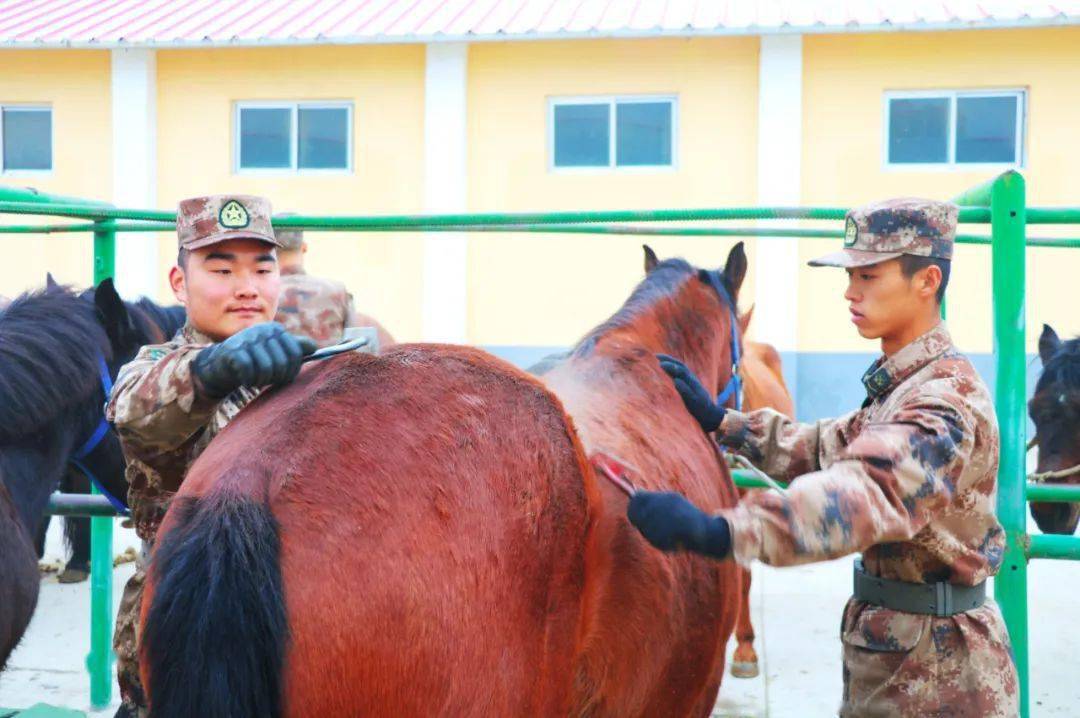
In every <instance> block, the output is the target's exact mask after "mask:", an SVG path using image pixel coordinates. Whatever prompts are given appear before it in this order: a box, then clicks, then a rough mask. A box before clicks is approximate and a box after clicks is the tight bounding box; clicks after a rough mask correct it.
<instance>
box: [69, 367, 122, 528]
mask: <svg viewBox="0 0 1080 718" xmlns="http://www.w3.org/2000/svg"><path fill="white" fill-rule="evenodd" d="M97 359H98V376H99V377H100V378H101V390H102V392H104V394H105V404H108V403H109V397H110V396H111V395H112V387H113V382H112V376H110V375H109V365H108V364H107V363H106V361H105V357H104V356H103V355H102V354H100V353H99V354H98V357H97ZM108 433H109V422H108V420H106V418H105V405H104V404H103V405H102V410H101V418H100V419H98V423H97V426H96V427H95V428H94V433H92V434H91V435H90V438H89V439H87V440H86V441H85V442H83V445H82V446H80V447H79V448H78V449H77V450H76V451H75V453H74V454H72V455H71V458H70V459H68V463H70V464H71V465H72V466H74V467H75V468H77V469H78V470H79V471H81V472H82V473H83V474H84V475H85V476H86V478H88V479H90V483H91V484H93V486H94V488H96V489H97V490H98V491H100V492H101V495H102V496H104V497H105V498H106V499H108V501H109V503H110V504H112V507H113V508H114V509H116V511H117V513H119V514H121V515H124V516H127V515H128V513H129V511H128V507H127V506H125V505H124V502H123V501H121V500H120V499H118V498H116V497H115V496H113V495H112V493H111V492H110V491H109V490H108V489H106V488H105V485H104V484H103V483H101V481H99V480H98V477H97V476H95V475H94V472H93V471H91V470H90V467H89V466H87V465H86V463H85V460H86V459H87V457H89V456H90V454H92V453H94V450H95V449H97V447H98V445H100V444H101V441H102V439H104V438H105V435H106V434H108Z"/></svg>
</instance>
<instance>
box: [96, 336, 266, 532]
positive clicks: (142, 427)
mask: <svg viewBox="0 0 1080 718" xmlns="http://www.w3.org/2000/svg"><path fill="white" fill-rule="evenodd" d="M211 343H212V340H211V339H210V338H209V337H207V336H205V335H203V334H201V333H199V332H198V331H197V330H195V329H194V328H192V327H191V326H190V325H188V326H185V327H184V328H183V329H181V330H180V331H179V332H178V333H177V335H176V336H175V337H174V338H173V339H172V341H170V342H168V343H165V344H157V345H151V346H146V347H143V348H142V350H140V351H139V353H138V355H137V356H136V357H135V358H134V359H133V360H132V361H131V362H129V363H127V364H125V365H124V366H123V368H121V369H120V374H119V376H117V378H116V385H115V386H114V387H113V391H112V396H111V398H110V399H109V404H108V406H107V407H106V414H105V415H106V418H107V419H108V420H109V421H111V422H112V423H113V424H114V425H115V427H116V431H117V434H118V435H119V436H120V441H121V444H122V446H123V448H124V456H125V458H126V459H127V480H128V483H129V485H130V488H129V490H128V505H129V506H130V507H131V518H132V521H133V522H134V524H135V531H136V533H138V535H139V537H140V538H142V539H143V540H145V541H151V542H152V541H153V539H154V535H155V534H156V533H157V527H158V525H159V524H160V523H161V519H162V518H163V517H164V515H165V510H166V509H167V508H168V505H169V500H170V499H171V498H172V496H173V494H174V493H176V491H177V489H179V488H180V483H181V482H182V481H183V480H184V475H185V474H186V473H187V469H188V467H189V466H190V465H191V463H192V462H193V461H195V459H196V458H198V456H199V454H201V453H202V452H203V450H204V449H205V448H206V445H207V444H208V443H210V440H211V439H212V438H214V436H216V435H217V433H218V432H220V431H221V430H222V429H223V428H225V425H226V424H228V423H229V421H230V420H232V418H233V417H234V416H236V414H237V413H238V412H239V411H240V409H242V408H243V407H244V406H245V405H246V404H247V403H248V402H250V401H251V400H252V399H254V398H255V397H256V396H257V395H258V391H257V390H255V389H248V388H241V389H238V390H237V391H234V392H233V393H232V394H229V396H227V397H225V399H223V400H221V401H213V400H209V399H206V398H203V397H200V396H199V395H198V394H197V393H196V391H195V387H194V383H193V377H192V374H191V364H192V361H193V360H194V359H195V357H196V356H197V354H198V351H199V350H200V349H202V348H204V347H205V346H207V345H208V344H211Z"/></svg>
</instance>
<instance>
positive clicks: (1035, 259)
mask: <svg viewBox="0 0 1080 718" xmlns="http://www.w3.org/2000/svg"><path fill="white" fill-rule="evenodd" d="M1078 68H1080V28H1075V27H1070V28H1053V29H1038V30H1000V31H988V30H979V31H967V32H947V33H904V34H897V33H878V34H865V35H864V34H858V35H857V34H850V35H808V36H806V37H804V39H803V154H802V196H803V203H804V204H815V205H830V206H835V205H849V206H850V205H855V204H860V203H863V202H868V201H873V200H877V199H882V198H885V197H890V196H899V195H909V196H910V195H915V196H926V197H933V198H940V199H948V198H950V197H954V196H955V195H957V194H959V193H960V192H961V191H963V190H965V189H967V188H969V187H971V186H973V185H976V184H978V183H980V182H982V181H984V180H985V179H987V178H989V177H990V176H992V175H993V174H996V172H995V171H994V170H987V169H978V170H974V171H967V170H963V171H957V170H953V169H942V170H936V171H927V170H908V169H885V168H884V166H883V158H882V147H883V142H884V131H885V129H884V121H885V118H884V105H883V96H884V93H885V92H886V91H891V90H930V89H959V90H965V89H983V88H986V89H995V88H1002V89H1011V88H1024V89H1026V90H1027V105H1028V107H1027V137H1026V150H1027V153H1026V154H1027V159H1026V162H1025V166H1023V167H1022V168H1021V170H1020V171H1021V172H1022V173H1023V174H1024V176H1025V178H1026V180H1027V187H1028V204H1029V205H1073V206H1075V205H1077V204H1080V199H1078V198H1080V143H1077V142H1076V132H1077V128H1078V127H1080V91H1078V89H1077V88H1078V80H1080V72H1078ZM961 231H963V232H969V233H980V234H988V233H989V228H988V227H987V226H986V225H981V226H980V225H967V226H964V227H962V228H961ZM1051 233H1052V230H1049V229H1047V228H1046V227H1037V226H1032V227H1029V234H1030V235H1033V236H1039V235H1050V234H1051ZM1069 233H1070V234H1071V235H1072V236H1078V235H1080V227H1074V228H1072V229H1071V230H1069ZM835 247H836V242H835V241H833V242H830V241H803V242H802V243H801V245H800V253H801V258H802V259H804V260H806V259H810V258H812V257H813V256H815V255H817V254H822V253H825V252H827V251H832V250H833V249H835ZM1078 275H1080V251H1077V250H1051V249H1034V250H1030V251H1029V253H1028V271H1027V287H1028V294H1027V321H1028V343H1029V348H1030V349H1029V350H1030V351H1034V350H1035V345H1036V342H1037V339H1038V334H1039V331H1040V330H1041V327H1042V323H1043V322H1050V323H1051V324H1053V325H1054V326H1055V327H1056V328H1057V329H1058V330H1059V332H1060V333H1061V334H1062V335H1063V336H1064V335H1066V334H1067V335H1070V336H1072V335H1075V334H1078V333H1080V312H1077V311H1076V309H1075V302H1072V301H1069V300H1067V299H1063V298H1067V297H1069V296H1070V295H1069V290H1070V289H1071V287H1072V286H1073V284H1075V282H1076V277H1077V276H1078ZM845 281H846V278H845V276H844V273H843V272H842V271H840V270H827V269H819V270H803V273H802V275H801V276H800V283H799V298H800V322H799V344H800V349H801V350H803V351H830V352H836V351H874V350H876V346H874V345H873V344H871V343H870V342H866V341H864V340H861V339H859V337H858V335H857V334H856V333H855V331H854V328H853V327H852V326H851V324H850V323H849V322H848V319H847V317H848V314H847V309H846V303H845V302H844V301H843V298H842V294H843V290H844V286H845ZM990 288H991V275H990V253H989V250H988V249H987V248H983V247H960V248H959V250H958V253H957V256H956V259H955V261H954V263H953V279H952V283H951V284H950V288H949V307H948V308H949V317H950V319H949V325H950V328H951V330H952V332H953V335H954V337H955V339H956V340H957V342H958V343H959V345H960V346H961V347H962V348H963V349H964V350H966V351H971V352H990V351H992V315H991V295H990Z"/></svg>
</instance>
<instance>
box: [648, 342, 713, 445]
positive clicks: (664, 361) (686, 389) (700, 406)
mask: <svg viewBox="0 0 1080 718" xmlns="http://www.w3.org/2000/svg"><path fill="white" fill-rule="evenodd" d="M656 358H657V359H658V360H659V361H660V368H661V369H663V370H664V371H665V372H667V375H668V376H670V377H671V380H672V381H673V382H675V390H676V391H677V392H679V396H681V397H682V400H683V404H685V405H686V410H687V411H688V412H690V416H692V417H694V418H695V419H697V423H698V424H700V425H701V428H702V429H704V430H705V433H706V434H711V433H712V432H714V431H716V430H717V429H719V428H720V422H722V421H723V420H724V414H726V413H727V409H725V408H724V407H722V406H720V405H719V404H717V403H716V401H715V400H714V399H713V397H712V394H710V393H709V390H708V389H706V388H705V387H704V386H703V385H702V384H701V382H700V381H698V378H697V377H696V376H694V372H692V371H690V367H688V366H686V365H685V364H683V363H682V362H681V361H679V360H678V359H676V358H675V357H672V356H668V355H667V354H657V355H656Z"/></svg>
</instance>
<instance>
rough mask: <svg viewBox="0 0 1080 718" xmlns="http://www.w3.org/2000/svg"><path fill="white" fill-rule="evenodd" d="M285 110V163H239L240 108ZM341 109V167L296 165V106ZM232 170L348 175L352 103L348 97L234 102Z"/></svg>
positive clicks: (234, 171) (350, 167) (287, 173)
mask: <svg viewBox="0 0 1080 718" xmlns="http://www.w3.org/2000/svg"><path fill="white" fill-rule="evenodd" d="M252 109H259V110H289V111H290V122H291V127H292V129H291V131H290V133H289V166H288V167H274V168H272V167H241V166H240V136H241V134H240V129H241V128H240V112H241V111H242V110H252ZM301 109H304V110H324V109H332V110H341V109H344V110H345V111H346V120H345V129H346V134H347V138H346V150H345V151H346V153H347V154H346V157H345V162H346V166H345V167H334V168H323V169H317V168H307V167H300V166H299V158H300V110H301ZM233 173H234V174H238V175H263V176H279V177H280V176H291V175H350V174H352V173H353V103H352V102H350V101H348V100H334V101H323V100H314V101H305V100H299V101H288V102H286V101H276V100H245V101H243V102H237V103H235V108H234V109H233Z"/></svg>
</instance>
